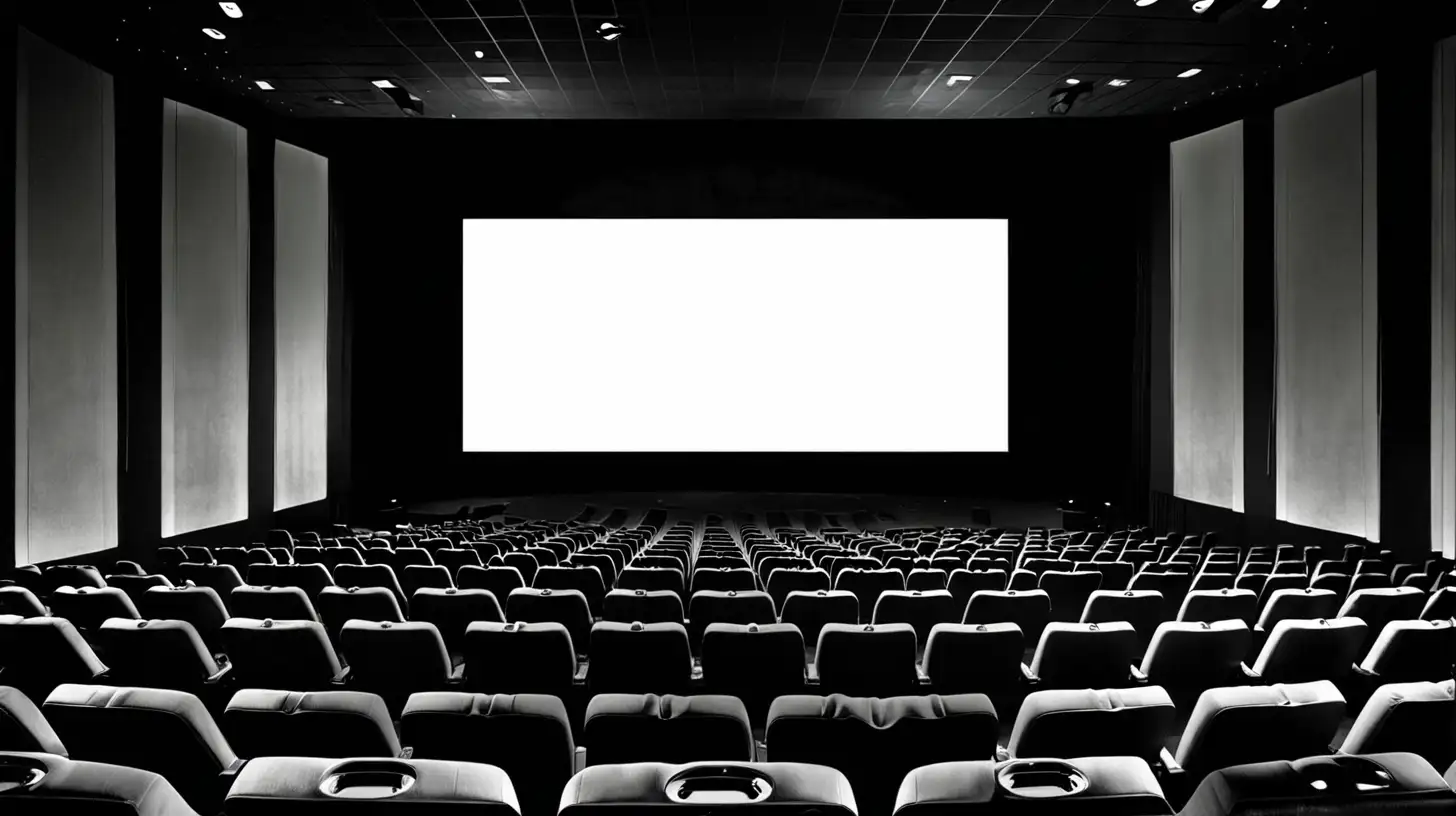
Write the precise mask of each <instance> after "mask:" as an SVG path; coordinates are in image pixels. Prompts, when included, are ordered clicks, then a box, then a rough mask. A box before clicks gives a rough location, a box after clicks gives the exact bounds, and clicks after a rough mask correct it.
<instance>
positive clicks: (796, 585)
mask: <svg viewBox="0 0 1456 816" xmlns="http://www.w3.org/2000/svg"><path fill="white" fill-rule="evenodd" d="M763 588H764V590H765V591H766V592H768V595H769V597H770V598H772V599H773V604H774V609H776V610H777V609H779V608H781V607H782V606H783V605H784V601H785V600H787V599H788V597H789V593H790V592H817V591H819V590H821V589H832V588H833V587H831V586H830V584H829V573H828V572H826V571H824V570H822V569H815V568H813V567H808V568H803V569H800V568H796V567H788V568H783V567H781V568H778V569H773V570H770V571H769V573H768V580H767V581H765V582H764V585H763Z"/></svg>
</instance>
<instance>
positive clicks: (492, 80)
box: [480, 77, 511, 85]
mask: <svg viewBox="0 0 1456 816" xmlns="http://www.w3.org/2000/svg"><path fill="white" fill-rule="evenodd" d="M480 81H481V82H484V83H485V84H487V85H504V84H506V83H508V82H510V81H511V78H510V77H481V78H480Z"/></svg>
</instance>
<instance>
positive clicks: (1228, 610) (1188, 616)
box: [1177, 589, 1259, 628]
mask: <svg viewBox="0 0 1456 816" xmlns="http://www.w3.org/2000/svg"><path fill="white" fill-rule="evenodd" d="M1258 614H1259V594H1258V593H1257V592H1255V591H1254V590H1251V589H1212V590H1194V591H1192V592H1189V593H1188V597H1186V598H1184V599H1183V606H1182V608H1180V609H1179V610H1178V618H1177V619H1178V620H1179V621H1183V622H1198V621H1205V622H1209V623H1211V622H1213V621H1221V620H1233V619H1237V620H1241V621H1243V622H1244V623H1246V624H1248V625H1249V627H1250V628H1253V626H1254V622H1255V618H1256V617H1257V616H1258Z"/></svg>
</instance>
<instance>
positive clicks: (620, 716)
mask: <svg viewBox="0 0 1456 816" xmlns="http://www.w3.org/2000/svg"><path fill="white" fill-rule="evenodd" d="M582 742H583V743H585V745H586V761H587V764H588V765H616V764H622V763H629V762H698V761H704V760H714V761H748V760H751V759H752V758H753V734H752V731H751V729H750V727H749V722H748V712H747V711H746V710H745V709H744V707H743V703H741V702H739V700H738V699H737V698H734V697H727V696H721V695H709V694H705V695H697V696H692V697H678V696H673V695H666V696H658V695H656V694H598V695H596V696H594V697H592V699H591V702H590V703H589V704H588V705H587V709H586V719H585V723H584V726H583V736H582Z"/></svg>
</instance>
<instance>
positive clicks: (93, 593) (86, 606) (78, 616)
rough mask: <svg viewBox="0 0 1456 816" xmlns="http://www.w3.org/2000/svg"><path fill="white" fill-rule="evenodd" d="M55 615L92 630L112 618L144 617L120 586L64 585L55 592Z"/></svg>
mask: <svg viewBox="0 0 1456 816" xmlns="http://www.w3.org/2000/svg"><path fill="white" fill-rule="evenodd" d="M50 601H51V612H52V614H54V615H55V616H56V617H58V618H65V619H66V620H68V621H70V622H71V623H72V624H74V625H75V626H76V628H77V629H84V630H86V631H91V630H93V629H96V628H97V627H99V626H100V625H101V623H102V622H103V621H105V620H107V619H108V618H132V619H135V618H140V617H141V613H139V612H137V608H136V604H133V603H132V602H131V598H129V597H127V594H126V593H125V592H122V591H121V590H119V589H117V588H116V587H99V588H98V587H69V586H63V587H60V588H59V589H57V590H56V591H55V592H52V593H51V598H50Z"/></svg>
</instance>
